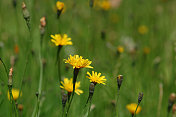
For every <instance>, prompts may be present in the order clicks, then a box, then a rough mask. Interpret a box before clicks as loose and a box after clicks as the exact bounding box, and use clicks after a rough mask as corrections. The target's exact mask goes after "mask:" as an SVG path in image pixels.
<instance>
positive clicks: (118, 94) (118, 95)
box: [115, 88, 120, 117]
mask: <svg viewBox="0 0 176 117" xmlns="http://www.w3.org/2000/svg"><path fill="white" fill-rule="evenodd" d="M117 90H118V91H117V97H116V104H115V106H116V107H115V109H116V117H118V106H117V105H118V101H119V97H120V89H119V88H117Z"/></svg>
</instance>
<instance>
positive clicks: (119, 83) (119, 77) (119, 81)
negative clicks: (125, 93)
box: [117, 75, 123, 90]
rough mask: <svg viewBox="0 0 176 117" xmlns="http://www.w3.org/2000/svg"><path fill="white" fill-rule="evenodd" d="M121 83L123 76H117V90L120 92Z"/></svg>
mask: <svg viewBox="0 0 176 117" xmlns="http://www.w3.org/2000/svg"><path fill="white" fill-rule="evenodd" d="M122 82H123V75H118V76H117V85H118V90H120V87H121V85H122Z"/></svg>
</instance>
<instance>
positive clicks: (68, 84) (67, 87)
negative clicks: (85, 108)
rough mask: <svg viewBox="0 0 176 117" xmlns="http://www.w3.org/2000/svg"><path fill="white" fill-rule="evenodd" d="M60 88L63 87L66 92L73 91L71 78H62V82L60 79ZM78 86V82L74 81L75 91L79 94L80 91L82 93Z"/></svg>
mask: <svg viewBox="0 0 176 117" xmlns="http://www.w3.org/2000/svg"><path fill="white" fill-rule="evenodd" d="M61 84H62V85H61V86H60V87H61V88H62V89H65V90H66V91H67V92H70V93H71V92H73V78H71V79H70V80H69V79H68V78H64V82H62V81H61ZM79 87H80V82H76V84H75V93H76V94H78V95H80V94H81V93H83V91H82V90H80V89H78V88H79Z"/></svg>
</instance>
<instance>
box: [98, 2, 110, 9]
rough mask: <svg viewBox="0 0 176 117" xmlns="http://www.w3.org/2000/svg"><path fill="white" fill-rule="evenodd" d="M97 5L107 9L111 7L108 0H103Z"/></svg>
mask: <svg viewBox="0 0 176 117" xmlns="http://www.w3.org/2000/svg"><path fill="white" fill-rule="evenodd" d="M99 7H100V8H102V9H103V10H109V9H110V8H111V5H110V2H109V0H104V1H102V2H100V3H99Z"/></svg>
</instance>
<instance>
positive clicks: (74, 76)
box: [66, 68, 79, 117]
mask: <svg viewBox="0 0 176 117" xmlns="http://www.w3.org/2000/svg"><path fill="white" fill-rule="evenodd" d="M78 73H79V69H78V68H75V69H74V71H73V92H72V96H71V99H70V101H69V104H68V108H67V111H66V117H67V115H68V112H69V109H70V106H71V103H72V100H73V96H74V94H75V84H76V79H77V76H78Z"/></svg>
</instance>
